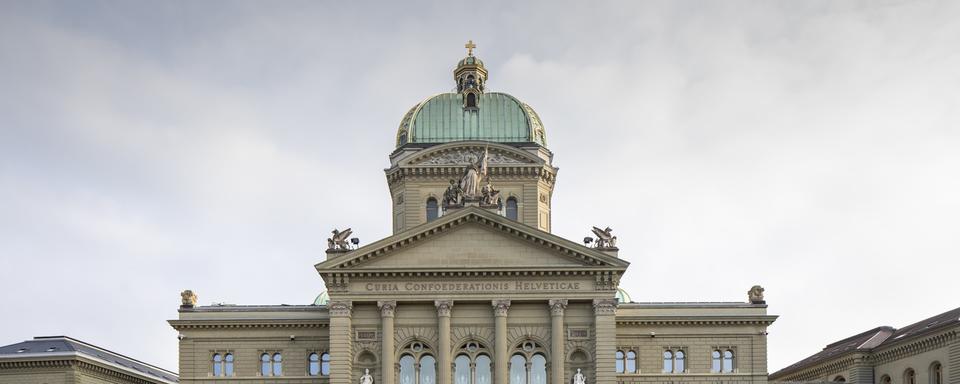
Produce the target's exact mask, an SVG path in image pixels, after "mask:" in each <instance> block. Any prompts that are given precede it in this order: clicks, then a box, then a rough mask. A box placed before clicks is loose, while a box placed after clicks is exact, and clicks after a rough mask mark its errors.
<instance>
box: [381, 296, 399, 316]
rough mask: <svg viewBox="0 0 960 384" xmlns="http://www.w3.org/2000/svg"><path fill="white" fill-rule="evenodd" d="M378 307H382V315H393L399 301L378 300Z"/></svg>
mask: <svg viewBox="0 0 960 384" xmlns="http://www.w3.org/2000/svg"><path fill="white" fill-rule="evenodd" d="M377 307H379V308H380V316H381V317H393V315H394V312H396V310H397V302H396V300H390V301H378V302H377Z"/></svg>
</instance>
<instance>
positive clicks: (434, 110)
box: [397, 92, 547, 147]
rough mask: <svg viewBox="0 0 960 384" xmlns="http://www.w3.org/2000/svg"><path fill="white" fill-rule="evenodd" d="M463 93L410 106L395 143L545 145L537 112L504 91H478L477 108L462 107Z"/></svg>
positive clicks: (446, 95) (544, 135)
mask: <svg viewBox="0 0 960 384" xmlns="http://www.w3.org/2000/svg"><path fill="white" fill-rule="evenodd" d="M463 98H464V94H463V93H441V94H439V95H435V96H432V97H430V98H428V99H426V100H424V101H423V102H421V103H419V104H417V105H415V106H413V108H411V109H410V111H409V112H407V114H406V115H404V117H403V120H402V121H401V122H400V127H399V129H398V131H397V147H400V146H402V145H404V144H407V143H447V142H451V141H462V140H482V141H493V142H500V143H527V142H531V143H537V144H540V145H543V146H546V145H547V139H546V133H545V131H544V129H543V123H541V122H540V116H537V113H536V112H535V111H534V110H533V108H530V106H529V105H527V104H525V103H523V102H521V101H520V100H517V99H516V98H515V97H513V96H510V95H508V94H506V93H497V92H487V93H480V94H479V97H478V100H477V105H476V108H465V107H464V105H465V103H464V99H463Z"/></svg>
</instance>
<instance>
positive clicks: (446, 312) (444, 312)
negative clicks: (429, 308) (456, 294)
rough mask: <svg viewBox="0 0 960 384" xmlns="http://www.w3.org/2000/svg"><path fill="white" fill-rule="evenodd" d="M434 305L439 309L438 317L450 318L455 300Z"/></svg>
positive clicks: (437, 301)
mask: <svg viewBox="0 0 960 384" xmlns="http://www.w3.org/2000/svg"><path fill="white" fill-rule="evenodd" d="M433 305H435V306H436V307H437V316H444V317H450V310H451V309H452V308H453V300H436V301H434V302H433Z"/></svg>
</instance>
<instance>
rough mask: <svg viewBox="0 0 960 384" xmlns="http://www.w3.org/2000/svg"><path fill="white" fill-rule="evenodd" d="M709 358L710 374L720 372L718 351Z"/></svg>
mask: <svg viewBox="0 0 960 384" xmlns="http://www.w3.org/2000/svg"><path fill="white" fill-rule="evenodd" d="M710 357H711V358H712V362H711V363H710V372H720V370H721V368H720V367H721V365H720V364H721V363H720V351H713V352H711V353H710Z"/></svg>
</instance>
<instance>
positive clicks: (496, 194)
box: [480, 180, 500, 205]
mask: <svg viewBox="0 0 960 384" xmlns="http://www.w3.org/2000/svg"><path fill="white" fill-rule="evenodd" d="M480 196H481V199H480V204H483V205H500V191H498V190H496V189H493V186H492V185H490V181H489V180H487V184H486V185H484V186H483V188H480Z"/></svg>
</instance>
